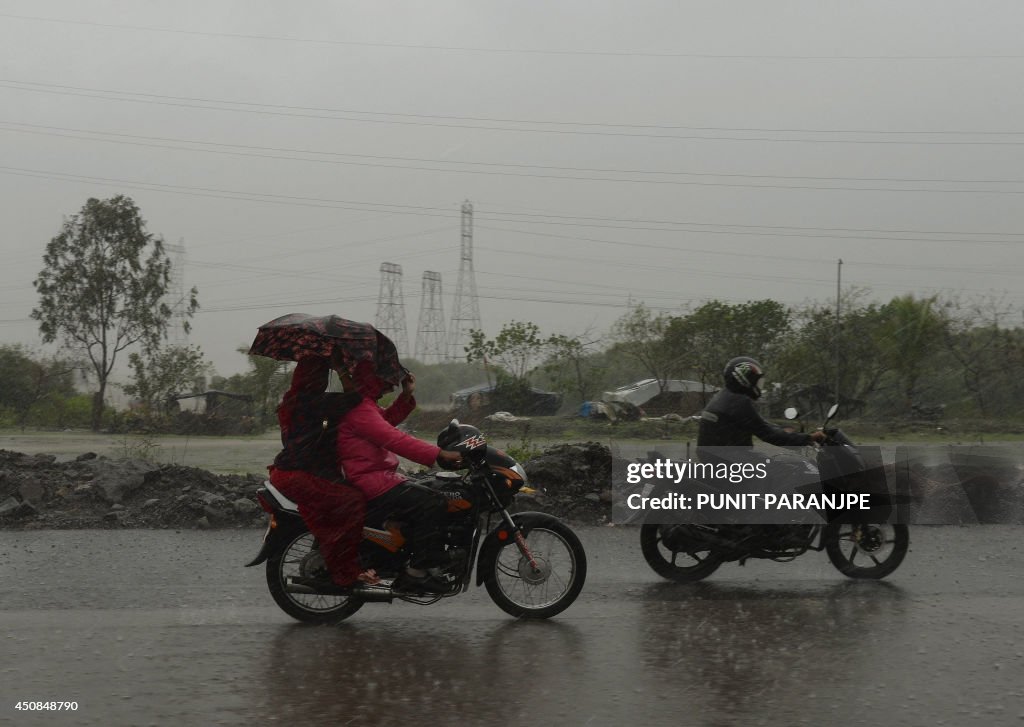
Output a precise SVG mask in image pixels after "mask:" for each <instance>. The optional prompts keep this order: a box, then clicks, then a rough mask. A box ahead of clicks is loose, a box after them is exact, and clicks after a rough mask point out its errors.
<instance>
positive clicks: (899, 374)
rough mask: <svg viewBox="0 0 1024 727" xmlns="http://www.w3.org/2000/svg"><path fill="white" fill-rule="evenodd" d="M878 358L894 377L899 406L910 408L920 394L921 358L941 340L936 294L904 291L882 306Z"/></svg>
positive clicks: (943, 324)
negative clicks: (928, 295)
mask: <svg viewBox="0 0 1024 727" xmlns="http://www.w3.org/2000/svg"><path fill="white" fill-rule="evenodd" d="M881 317H882V326H881V330H880V333H881V338H880V347H881V351H882V358H883V359H884V360H885V362H886V364H887V365H888V367H889V370H890V371H891V372H892V373H893V375H894V376H895V378H896V386H897V390H898V392H899V397H900V401H901V408H902V409H903V410H904V411H905V412H909V411H911V409H912V408H913V406H914V405H915V404H917V403H918V402H917V397H918V395H919V394H920V391H919V386H918V384H919V383H920V381H921V378H922V375H923V374H924V373H925V369H924V368H923V367H922V364H923V363H924V361H925V360H926V359H927V358H928V357H929V356H930V355H931V354H932V353H934V352H935V351H936V350H937V349H938V348H939V346H940V345H941V344H942V342H943V339H944V331H945V329H946V326H947V316H946V314H945V311H943V310H942V308H941V306H940V305H939V302H938V297H937V296H932V297H930V298H920V299H919V298H915V297H914V296H913V295H904V296H898V297H896V298H893V299H892V300H891V301H889V302H888V303H886V304H885V305H884V306H882V309H881Z"/></svg>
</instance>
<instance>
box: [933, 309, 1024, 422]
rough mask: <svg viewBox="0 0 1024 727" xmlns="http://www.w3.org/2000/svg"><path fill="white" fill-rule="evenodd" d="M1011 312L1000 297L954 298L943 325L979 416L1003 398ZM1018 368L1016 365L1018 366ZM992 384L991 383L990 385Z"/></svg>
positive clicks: (1011, 339)
mask: <svg viewBox="0 0 1024 727" xmlns="http://www.w3.org/2000/svg"><path fill="white" fill-rule="evenodd" d="M1012 315H1013V310H1012V308H1011V307H1010V306H1009V305H1008V304H1007V303H1006V302H1005V301H1003V300H998V299H995V298H991V297H989V298H983V299H976V300H971V301H963V300H954V301H952V302H951V304H950V306H949V320H948V325H947V326H946V328H945V329H944V334H945V342H946V348H947V350H948V351H949V353H950V355H952V357H953V358H954V359H955V361H956V363H957V365H958V366H959V368H960V376H961V380H962V382H963V386H964V388H965V389H966V390H967V393H968V395H969V396H970V397H971V399H972V401H973V403H974V405H975V406H976V407H977V410H978V413H979V414H981V416H989V415H990V414H991V413H992V409H993V406H994V405H995V406H998V404H999V402H1000V400H1001V399H1005V394H1006V391H1007V387H1006V386H1005V385H1004V382H1003V381H1002V378H1003V377H1002V374H1003V372H1004V371H1006V369H1007V362H1008V361H1010V360H1012V359H1013V357H1014V356H1013V353H1014V350H1013V349H1014V338H1015V337H1014V332H1013V331H1012V330H1011V329H1009V328H1006V327H1005V322H1006V321H1007V320H1009V319H1010V317H1011V316H1012ZM1018 370H1019V369H1018ZM993 384H995V385H993Z"/></svg>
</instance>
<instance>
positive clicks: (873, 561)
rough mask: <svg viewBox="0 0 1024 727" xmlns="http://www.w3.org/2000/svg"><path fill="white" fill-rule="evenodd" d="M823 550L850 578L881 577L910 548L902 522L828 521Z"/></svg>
mask: <svg viewBox="0 0 1024 727" xmlns="http://www.w3.org/2000/svg"><path fill="white" fill-rule="evenodd" d="M824 539H825V552H827V553H828V559H829V560H830V561H832V565H834V566H835V567H836V568H837V569H838V570H839V572H840V573H842V574H843V575H845V576H849V577H850V578H885V577H886V576H887V575H889V574H890V573H892V572H893V571H894V570H896V569H897V568H899V566H900V563H902V562H903V558H904V557H905V556H906V554H907V551H908V550H909V549H910V528H908V527H907V526H906V525H891V524H888V523H882V524H880V525H868V524H861V523H852V524H851V523H842V524H840V523H831V524H829V525H828V526H826V528H825V533H824Z"/></svg>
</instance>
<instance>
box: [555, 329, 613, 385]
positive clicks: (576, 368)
mask: <svg viewBox="0 0 1024 727" xmlns="http://www.w3.org/2000/svg"><path fill="white" fill-rule="evenodd" d="M586 338H590V337H589V336H586ZM597 343H598V342H597V341H594V340H585V337H584V336H566V335H563V334H554V335H552V336H550V337H549V338H548V339H547V341H545V348H546V350H547V359H546V360H545V361H544V371H545V372H546V373H547V374H548V377H549V380H550V381H551V384H552V386H553V387H554V389H555V390H556V391H560V392H562V393H568V394H572V395H573V397H574V398H576V399H578V400H579V401H581V402H582V401H587V400H588V399H591V398H592V397H593V395H594V391H595V390H596V388H597V385H598V381H599V379H600V376H601V374H602V373H603V367H602V366H601V365H600V362H599V359H598V358H597V357H596V356H595V355H594V351H593V348H594V347H595V346H596V345H597Z"/></svg>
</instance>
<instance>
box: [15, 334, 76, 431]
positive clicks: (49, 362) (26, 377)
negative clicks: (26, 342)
mask: <svg viewBox="0 0 1024 727" xmlns="http://www.w3.org/2000/svg"><path fill="white" fill-rule="evenodd" d="M76 368H77V366H76V365H75V364H74V363H72V362H69V361H66V360H64V359H62V358H59V357H54V358H44V359H35V358H33V357H31V356H30V355H29V354H28V353H27V352H26V351H25V350H24V349H23V348H22V347H21V346H0V371H3V372H4V375H3V376H2V377H0V409H9V410H10V411H11V412H12V413H13V414H14V423H15V424H16V425H17V426H19V427H21V428H22V429H24V428H25V424H26V423H27V422H28V419H29V415H30V414H31V413H32V410H33V408H34V407H36V405H38V404H40V403H41V402H44V401H47V400H50V401H55V400H58V399H65V398H67V397H70V396H73V395H74V393H75V388H74V384H73V383H72V373H73V372H74V371H75V369H76Z"/></svg>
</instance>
